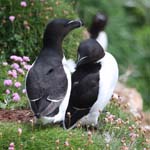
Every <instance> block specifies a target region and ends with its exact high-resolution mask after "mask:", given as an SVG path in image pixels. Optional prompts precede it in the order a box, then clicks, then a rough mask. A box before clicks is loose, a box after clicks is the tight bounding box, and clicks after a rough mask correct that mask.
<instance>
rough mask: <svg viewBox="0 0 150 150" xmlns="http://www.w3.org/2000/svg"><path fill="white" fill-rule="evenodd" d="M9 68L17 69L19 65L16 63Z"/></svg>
mask: <svg viewBox="0 0 150 150" xmlns="http://www.w3.org/2000/svg"><path fill="white" fill-rule="evenodd" d="M11 67H12V68H13V69H16V70H17V69H18V68H19V65H18V64H17V63H13V64H12V65H11Z"/></svg>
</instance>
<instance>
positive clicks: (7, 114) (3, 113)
mask: <svg viewBox="0 0 150 150" xmlns="http://www.w3.org/2000/svg"><path fill="white" fill-rule="evenodd" d="M31 119H33V113H32V112H31V111H30V110H4V109H3V110H1V109H0V122H1V121H3V122H16V121H17V122H18V121H20V122H29V121H30V120H31Z"/></svg>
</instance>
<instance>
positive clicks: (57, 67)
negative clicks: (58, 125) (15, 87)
mask: <svg viewBox="0 0 150 150" xmlns="http://www.w3.org/2000/svg"><path fill="white" fill-rule="evenodd" d="M82 25H83V24H82V22H81V21H80V20H68V19H54V20H52V21H51V22H49V23H48V25H47V26H46V29H45V32H44V37H43V48H42V49H41V51H40V54H39V56H38V58H37V59H36V60H35V62H34V64H33V65H32V67H31V69H30V71H29V72H28V74H27V77H26V90H27V95H28V98H29V103H30V106H31V109H32V111H33V112H34V115H35V117H36V118H37V119H40V120H41V121H42V122H43V124H46V123H52V122H53V123H55V122H59V121H62V120H63V119H64V117H65V111H66V108H67V105H68V101H69V97H70V91H71V73H70V71H69V69H68V68H67V66H66V60H65V57H64V54H63V50H62V42H63V39H64V37H65V36H66V35H67V34H68V33H69V32H70V31H72V30H73V29H75V28H78V27H80V26H82Z"/></svg>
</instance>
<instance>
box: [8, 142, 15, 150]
mask: <svg viewBox="0 0 150 150" xmlns="http://www.w3.org/2000/svg"><path fill="white" fill-rule="evenodd" d="M8 150H15V144H14V143H13V142H12V143H10V144H9V148H8Z"/></svg>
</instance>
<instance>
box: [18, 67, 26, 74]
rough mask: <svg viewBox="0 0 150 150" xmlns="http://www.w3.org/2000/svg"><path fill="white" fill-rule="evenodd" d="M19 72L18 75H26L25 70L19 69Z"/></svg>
mask: <svg viewBox="0 0 150 150" xmlns="http://www.w3.org/2000/svg"><path fill="white" fill-rule="evenodd" d="M17 71H18V73H20V74H22V75H24V74H25V73H24V70H23V69H22V68H18V69H17Z"/></svg>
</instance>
